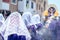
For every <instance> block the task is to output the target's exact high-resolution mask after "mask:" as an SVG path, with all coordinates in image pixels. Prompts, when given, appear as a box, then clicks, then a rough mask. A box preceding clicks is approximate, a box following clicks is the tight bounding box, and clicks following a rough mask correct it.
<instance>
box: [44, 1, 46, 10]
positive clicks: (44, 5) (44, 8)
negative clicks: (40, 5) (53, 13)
mask: <svg viewBox="0 0 60 40" xmlns="http://www.w3.org/2000/svg"><path fill="white" fill-rule="evenodd" d="M45 5H46V2H45V1H44V10H45Z"/></svg>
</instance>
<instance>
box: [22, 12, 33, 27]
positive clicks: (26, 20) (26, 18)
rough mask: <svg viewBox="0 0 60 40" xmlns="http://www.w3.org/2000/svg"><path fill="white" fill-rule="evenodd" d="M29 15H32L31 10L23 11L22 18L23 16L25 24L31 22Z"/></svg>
mask: <svg viewBox="0 0 60 40" xmlns="http://www.w3.org/2000/svg"><path fill="white" fill-rule="evenodd" d="M31 17H32V14H31V12H24V13H23V15H22V18H23V20H24V23H25V25H26V26H28V25H30V24H31Z"/></svg>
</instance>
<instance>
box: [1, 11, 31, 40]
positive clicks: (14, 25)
mask: <svg viewBox="0 0 60 40" xmlns="http://www.w3.org/2000/svg"><path fill="white" fill-rule="evenodd" d="M3 26H4V29H3V30H2V31H5V33H4V39H5V40H7V38H8V36H9V35H11V34H18V35H25V36H26V39H27V40H30V39H31V36H30V33H29V31H28V29H27V28H26V25H25V24H24V22H23V19H22V17H21V15H20V14H19V13H18V12H14V13H11V15H10V16H9V17H8V18H7V19H6V21H5V24H4V25H3ZM2 31H1V32H2Z"/></svg>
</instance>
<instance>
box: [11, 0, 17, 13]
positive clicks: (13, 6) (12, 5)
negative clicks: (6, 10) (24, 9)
mask: <svg viewBox="0 0 60 40" xmlns="http://www.w3.org/2000/svg"><path fill="white" fill-rule="evenodd" d="M15 1H16V4H13V3H12V1H11V0H10V11H11V12H15V11H18V3H17V1H18V0H15Z"/></svg>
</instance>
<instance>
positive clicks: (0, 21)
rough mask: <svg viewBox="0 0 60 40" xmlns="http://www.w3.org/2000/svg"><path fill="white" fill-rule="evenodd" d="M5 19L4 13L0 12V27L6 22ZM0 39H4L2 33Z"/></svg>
mask: <svg viewBox="0 0 60 40" xmlns="http://www.w3.org/2000/svg"><path fill="white" fill-rule="evenodd" d="M4 21H5V19H4V17H3V15H2V14H0V28H1V27H2V25H3V24H4ZM0 40H4V38H3V36H2V34H0Z"/></svg>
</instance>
